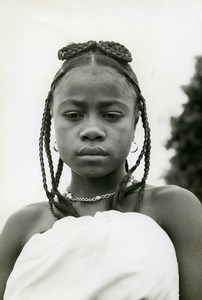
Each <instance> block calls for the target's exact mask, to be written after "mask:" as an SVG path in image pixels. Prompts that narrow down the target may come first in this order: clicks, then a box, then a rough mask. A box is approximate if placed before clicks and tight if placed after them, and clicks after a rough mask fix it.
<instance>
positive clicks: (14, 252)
mask: <svg viewBox="0 0 202 300" xmlns="http://www.w3.org/2000/svg"><path fill="white" fill-rule="evenodd" d="M54 222H55V218H54V217H53V216H52V215H51V213H50V211H49V209H48V204H47V203H46V202H40V203H34V204H30V205H27V206H25V207H23V208H22V209H20V210H18V211H17V212H15V213H13V214H12V215H11V216H10V217H9V218H8V220H7V222H6V224H5V226H4V228H3V231H2V233H1V235H0V278H1V280H0V299H3V294H4V290H5V286H6V282H7V279H8V277H9V275H10V273H11V271H12V269H13V266H14V264H15V261H16V260H17V258H18V256H19V255H20V252H21V250H22V248H23V246H24V245H25V243H26V242H27V241H28V239H29V238H30V237H31V236H32V235H33V234H35V233H40V232H42V231H46V230H47V229H49V228H50V227H51V226H52V225H53V223H54Z"/></svg>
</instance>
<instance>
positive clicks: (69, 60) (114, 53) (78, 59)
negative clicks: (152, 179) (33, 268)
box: [39, 41, 151, 219]
mask: <svg viewBox="0 0 202 300" xmlns="http://www.w3.org/2000/svg"><path fill="white" fill-rule="evenodd" d="M92 54H94V55H97V63H99V64H101V65H107V66H109V67H112V68H115V69H116V70H117V71H118V72H120V73H121V74H123V75H124V76H125V77H126V79H127V81H128V82H129V83H130V84H131V85H132V87H133V88H134V90H135V92H136V94H137V104H138V109H139V112H140V116H141V122H142V126H143V129H144V142H143V146H142V149H141V152H140V154H139V156H138V158H137V160H136V163H135V165H134V166H132V167H131V168H129V165H128V161H127V160H126V161H125V169H126V172H127V174H126V176H124V177H123V178H122V180H121V181H120V182H119V184H118V185H117V188H116V191H115V195H114V197H113V198H109V199H108V202H107V206H106V208H107V209H115V210H119V211H122V202H123V200H124V198H125V197H126V196H127V195H129V194H130V193H133V192H134V191H138V199H137V201H136V204H135V211H139V209H140V205H141V202H142V199H143V196H144V189H145V184H146V179H147V177H148V173H149V168H150V152H151V136H150V127H149V123H148V117H147V110H146V101H145V99H144V97H143V96H142V94H141V91H140V88H139V84H138V81H137V78H136V75H135V73H134V72H133V70H132V68H131V67H130V65H129V64H128V63H129V62H131V61H132V56H131V54H130V52H129V51H128V49H126V48H125V47H124V46H123V45H121V44H119V43H115V42H102V41H100V42H98V43H97V42H95V41H89V42H87V43H79V44H69V45H68V46H66V47H63V48H62V49H60V50H59V52H58V57H59V59H61V60H64V63H63V65H62V67H61V69H60V70H59V71H58V72H57V74H56V76H55V78H54V80H53V82H52V84H51V90H50V92H49V94H48V97H47V99H46V101H45V107H44V112H43V117H42V124H41V130H40V137H39V158H40V165H41V172H42V180H43V187H44V190H45V192H46V195H47V197H48V199H49V206H50V210H51V212H52V214H53V215H54V216H55V217H56V218H58V219H60V218H63V217H65V216H68V215H72V216H75V217H79V214H78V212H77V211H76V210H75V208H74V207H73V205H72V203H71V202H70V200H69V199H68V198H66V197H65V196H63V195H62V194H61V193H60V192H59V190H58V186H59V182H60V178H61V175H62V171H63V165H64V163H63V161H62V159H61V158H59V160H58V165H57V169H56V172H54V165H53V159H52V155H51V148H50V137H51V113H50V107H51V103H52V101H53V92H54V89H55V87H56V85H57V84H58V83H59V82H60V80H61V78H63V76H64V74H65V73H67V72H68V71H69V70H71V69H72V68H75V67H76V66H79V65H82V64H83V65H84V64H90V59H89V58H88V57H90V56H92ZM45 155H46V159H47V162H48V167H49V172H50V177H51V189H50V190H49V188H48V184H47V176H46V168H45V158H44V157H45ZM143 158H144V171H143V176H142V179H141V181H140V182H138V183H132V184H130V185H129V184H128V182H129V180H130V178H131V176H132V174H133V173H134V172H135V170H136V169H137V167H138V166H139V165H140V163H141V161H142V159H143ZM55 209H56V210H55Z"/></svg>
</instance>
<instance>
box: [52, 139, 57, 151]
mask: <svg viewBox="0 0 202 300" xmlns="http://www.w3.org/2000/svg"><path fill="white" fill-rule="evenodd" d="M53 150H54V151H55V152H58V148H57V143H56V141H55V142H54V145H53Z"/></svg>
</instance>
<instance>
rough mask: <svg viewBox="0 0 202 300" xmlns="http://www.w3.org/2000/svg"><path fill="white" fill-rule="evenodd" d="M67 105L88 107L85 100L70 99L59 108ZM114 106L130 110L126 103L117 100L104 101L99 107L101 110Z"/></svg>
mask: <svg viewBox="0 0 202 300" xmlns="http://www.w3.org/2000/svg"><path fill="white" fill-rule="evenodd" d="M66 104H70V105H71V104H73V105H75V106H77V107H82V108H85V107H87V105H88V104H87V103H86V102H85V101H83V100H77V99H68V100H64V101H63V102H62V103H60V104H59V108H60V107H63V106H65V105H66ZM113 105H117V106H119V107H121V108H123V109H128V106H127V105H126V104H125V103H123V102H120V101H118V100H116V99H111V100H104V101H102V102H100V103H99V104H98V107H99V108H108V107H110V106H113Z"/></svg>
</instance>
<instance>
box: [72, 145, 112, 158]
mask: <svg viewBox="0 0 202 300" xmlns="http://www.w3.org/2000/svg"><path fill="white" fill-rule="evenodd" d="M77 155H78V156H107V155H108V153H107V151H106V150H105V149H103V148H102V147H98V146H93V147H90V146H85V147H82V148H81V149H80V150H79V151H78V153H77Z"/></svg>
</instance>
